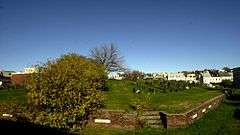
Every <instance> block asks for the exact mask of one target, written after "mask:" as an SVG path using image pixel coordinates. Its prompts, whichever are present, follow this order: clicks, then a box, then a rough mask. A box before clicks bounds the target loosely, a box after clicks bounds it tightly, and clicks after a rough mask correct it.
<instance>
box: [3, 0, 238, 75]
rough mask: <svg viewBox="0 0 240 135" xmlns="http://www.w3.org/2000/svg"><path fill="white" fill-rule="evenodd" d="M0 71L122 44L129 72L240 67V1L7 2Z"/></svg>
mask: <svg viewBox="0 0 240 135" xmlns="http://www.w3.org/2000/svg"><path fill="white" fill-rule="evenodd" d="M0 7H1V8H0V69H4V70H22V69H23V68H24V67H27V66H31V65H34V64H36V63H39V62H44V61H46V60H47V59H48V58H56V57H58V56H60V55H61V54H64V53H66V52H76V53H80V54H82V55H88V52H89V49H90V48H92V47H94V46H98V45H101V44H105V43H114V44H116V45H117V46H118V47H119V48H120V50H121V53H122V55H123V56H125V60H126V64H127V65H128V67H129V68H132V69H138V70H143V71H145V72H154V71H179V70H194V69H204V68H222V67H223V66H229V67H235V66H239V65H240V59H239V58H240V1H239V0H189V1H187V0H143V1H141V0H135V1H134V0H95V1H93V0H1V1H0Z"/></svg>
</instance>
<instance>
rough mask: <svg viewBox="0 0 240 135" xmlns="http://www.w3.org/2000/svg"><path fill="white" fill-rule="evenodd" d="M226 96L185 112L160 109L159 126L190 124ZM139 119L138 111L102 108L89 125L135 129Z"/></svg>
mask: <svg viewBox="0 0 240 135" xmlns="http://www.w3.org/2000/svg"><path fill="white" fill-rule="evenodd" d="M224 97H225V95H224V94H222V95H219V96H217V97H214V98H212V99H210V100H208V101H206V102H204V103H202V104H201V105H200V106H198V107H195V108H193V109H191V110H189V111H187V112H185V113H179V114H168V113H165V112H160V111H159V117H160V119H159V120H160V122H159V127H165V128H177V127H185V126H188V125H190V124H192V123H193V122H194V121H195V120H197V119H199V118H201V117H202V116H203V115H204V114H206V113H207V112H208V111H210V110H212V109H214V108H216V107H218V106H219V104H220V103H221V102H222V101H223V99H224ZM146 113H147V112H146ZM96 119H101V120H110V123H95V122H94V120H96ZM138 120H139V117H137V114H136V112H133V113H129V112H126V111H122V110H118V111H116V110H101V111H100V112H98V113H96V114H95V115H94V116H93V117H92V120H91V121H90V123H89V125H90V126H94V127H110V128H123V129H134V128H135V127H137V126H139V125H138V123H139V121H138ZM140 123H141V122H140Z"/></svg>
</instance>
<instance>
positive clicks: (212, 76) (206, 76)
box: [153, 70, 233, 86]
mask: <svg viewBox="0 0 240 135" xmlns="http://www.w3.org/2000/svg"><path fill="white" fill-rule="evenodd" d="M153 79H165V80H175V81H187V82H190V83H203V84H206V85H208V86H212V85H213V84H219V83H222V82H223V81H224V80H229V81H232V82H233V72H232V71H225V70H204V71H182V72H160V73H153Z"/></svg>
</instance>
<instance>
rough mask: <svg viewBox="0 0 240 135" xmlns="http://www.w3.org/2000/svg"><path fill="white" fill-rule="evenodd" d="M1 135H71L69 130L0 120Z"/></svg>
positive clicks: (25, 122)
mask: <svg viewBox="0 0 240 135" xmlns="http://www.w3.org/2000/svg"><path fill="white" fill-rule="evenodd" d="M0 132H1V133H0V134H23V135H26V134H31V135H35V134H41V135H44V134H45V135H48V134H49V135H70V133H68V132H67V130H64V129H57V128H51V127H47V126H42V125H36V124H33V123H31V122H27V121H12V120H8V119H0Z"/></svg>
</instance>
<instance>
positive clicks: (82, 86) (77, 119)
mask: <svg viewBox="0 0 240 135" xmlns="http://www.w3.org/2000/svg"><path fill="white" fill-rule="evenodd" d="M38 69H39V70H38V73H35V74H33V75H32V76H31V77H30V78H28V80H27V89H28V90H29V92H28V105H29V109H30V112H31V113H30V114H28V115H29V118H30V119H31V121H33V122H35V123H37V124H42V125H48V126H51V127H57V128H69V129H71V130H75V129H79V128H80V127H81V126H83V125H84V124H85V123H86V120H87V119H88V117H89V115H90V114H91V113H92V112H93V111H95V110H97V109H98V108H99V107H100V106H101V104H102V100H103V97H102V95H101V92H100V91H101V90H103V89H104V88H105V86H104V85H105V81H106V78H107V76H106V73H105V70H104V68H103V66H102V65H99V64H96V63H95V62H93V61H92V60H90V59H87V58H85V57H82V56H80V55H77V54H66V55H63V56H61V57H60V58H58V59H55V60H51V61H48V62H47V63H45V64H43V65H42V66H38Z"/></svg>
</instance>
